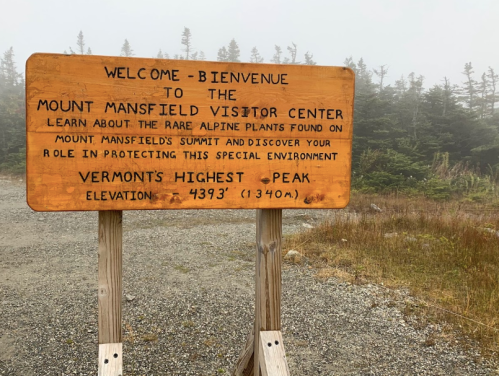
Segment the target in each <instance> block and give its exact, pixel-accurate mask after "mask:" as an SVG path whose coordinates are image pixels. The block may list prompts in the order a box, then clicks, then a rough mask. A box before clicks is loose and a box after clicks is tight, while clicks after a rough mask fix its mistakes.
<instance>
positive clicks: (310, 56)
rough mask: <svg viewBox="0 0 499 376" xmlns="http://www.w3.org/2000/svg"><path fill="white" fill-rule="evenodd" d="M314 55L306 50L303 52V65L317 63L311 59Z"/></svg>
mask: <svg viewBox="0 0 499 376" xmlns="http://www.w3.org/2000/svg"><path fill="white" fill-rule="evenodd" d="M313 57H314V55H312V54H309V53H308V51H307V52H306V53H305V62H304V63H303V64H305V65H317V63H316V62H315V61H314V60H313Z"/></svg>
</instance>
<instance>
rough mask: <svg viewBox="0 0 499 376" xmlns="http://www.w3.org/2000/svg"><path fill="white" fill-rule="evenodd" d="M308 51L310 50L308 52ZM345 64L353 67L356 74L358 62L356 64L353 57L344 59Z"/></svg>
mask: <svg viewBox="0 0 499 376" xmlns="http://www.w3.org/2000/svg"><path fill="white" fill-rule="evenodd" d="M307 53H308V52H307ZM343 65H344V66H345V67H348V68H351V69H352V70H353V71H354V73H355V74H357V64H355V62H354V61H353V59H352V57H351V56H350V57H347V58H346V59H345V60H344V61H343Z"/></svg>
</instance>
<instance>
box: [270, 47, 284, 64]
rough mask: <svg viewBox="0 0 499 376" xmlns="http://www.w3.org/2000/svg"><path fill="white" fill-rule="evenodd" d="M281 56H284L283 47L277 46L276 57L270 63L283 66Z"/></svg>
mask: <svg viewBox="0 0 499 376" xmlns="http://www.w3.org/2000/svg"><path fill="white" fill-rule="evenodd" d="M281 55H282V50H281V47H279V46H277V45H276V46H275V53H274V56H272V59H271V60H270V62H271V63H274V64H281Z"/></svg>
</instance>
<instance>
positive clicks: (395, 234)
mask: <svg viewBox="0 0 499 376" xmlns="http://www.w3.org/2000/svg"><path fill="white" fill-rule="evenodd" d="M398 235H399V234H397V233H396V232H387V233H386V234H385V235H383V236H384V237H385V239H390V238H396V237H397V236H398Z"/></svg>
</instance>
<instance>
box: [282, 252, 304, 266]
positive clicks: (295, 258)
mask: <svg viewBox="0 0 499 376" xmlns="http://www.w3.org/2000/svg"><path fill="white" fill-rule="evenodd" d="M303 258H304V257H303V255H302V254H301V253H300V252H298V251H295V250H293V249H291V250H289V251H288V253H286V256H284V260H287V261H291V262H294V263H300V262H301V261H302V259H303Z"/></svg>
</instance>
